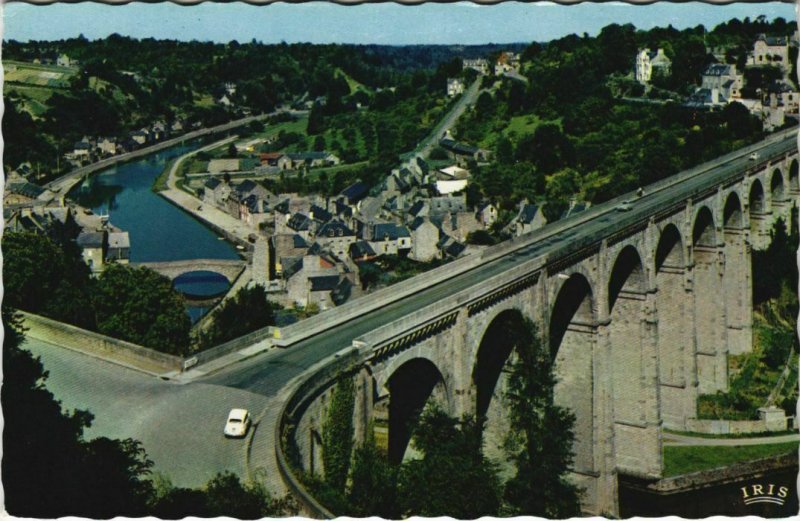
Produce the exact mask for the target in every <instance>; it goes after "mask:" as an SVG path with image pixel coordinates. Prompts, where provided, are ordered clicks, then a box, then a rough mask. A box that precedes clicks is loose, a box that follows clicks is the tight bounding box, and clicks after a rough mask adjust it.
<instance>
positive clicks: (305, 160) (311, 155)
mask: <svg viewBox="0 0 800 521" xmlns="http://www.w3.org/2000/svg"><path fill="white" fill-rule="evenodd" d="M286 155H287V156H288V158H289V159H290V160H291V162H292V168H293V169H297V168H302V167H307V168H315V167H320V166H336V165H338V164H339V163H341V160H340V159H339V158H338V157H337V156H335V155H334V154H332V153H330V152H325V151H323V152H295V153H289V154H286Z"/></svg>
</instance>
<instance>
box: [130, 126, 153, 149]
mask: <svg viewBox="0 0 800 521" xmlns="http://www.w3.org/2000/svg"><path fill="white" fill-rule="evenodd" d="M130 138H131V140H133V141H134V142H135V143H136V144H137V145H144V144H145V143H147V142H148V141H150V132H148V131H147V129H141V130H136V131H134V132H131V133H130Z"/></svg>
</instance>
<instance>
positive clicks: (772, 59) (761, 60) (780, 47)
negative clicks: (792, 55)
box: [747, 34, 789, 69]
mask: <svg viewBox="0 0 800 521" xmlns="http://www.w3.org/2000/svg"><path fill="white" fill-rule="evenodd" d="M747 64H748V65H753V66H761V65H774V66H776V67H780V68H782V69H788V68H789V41H788V39H787V38H785V37H783V36H780V37H773V36H766V35H764V34H759V35H758V38H756V41H755V42H753V52H752V54H751V55H750V56H749V57H748V60H747Z"/></svg>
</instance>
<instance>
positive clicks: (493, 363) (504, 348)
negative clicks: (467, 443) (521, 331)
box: [472, 309, 524, 418]
mask: <svg viewBox="0 0 800 521" xmlns="http://www.w3.org/2000/svg"><path fill="white" fill-rule="evenodd" d="M523 323H524V318H523V316H522V313H521V312H520V311H519V310H517V309H508V310H504V311H501V312H500V313H498V315H497V316H496V317H494V319H493V320H492V322H491V323H490V324H489V326H488V327H487V328H486V330H485V332H484V333H483V336H482V337H481V343H480V346H479V347H478V352H477V355H476V357H475V365H474V368H473V371H472V381H473V383H474V384H475V414H476V416H477V417H478V418H480V417H482V416H485V415H486V411H487V410H488V409H489V404H490V403H491V401H492V396H493V394H494V391H495V387H496V386H497V382H498V381H499V380H500V376H501V373H502V371H503V367H504V366H505V364H506V361H507V360H508V359H509V357H510V356H511V353H512V352H513V351H514V348H515V347H516V345H515V344H514V338H513V336H512V335H511V334H509V333H512V332H513V331H514V330H515V329H516V328H520V327H522V325H523Z"/></svg>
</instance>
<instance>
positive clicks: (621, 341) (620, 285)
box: [608, 246, 646, 453]
mask: <svg viewBox="0 0 800 521" xmlns="http://www.w3.org/2000/svg"><path fill="white" fill-rule="evenodd" d="M645 289H646V284H645V277H644V264H643V262H642V257H641V256H640V255H639V252H638V251H637V250H636V249H635V248H634V247H633V246H626V247H625V248H623V249H622V250H621V251H620V252H619V254H617V258H616V260H615V261H614V265H613V268H612V269H611V274H610V276H609V281H608V312H609V319H610V324H609V327H608V337H609V343H610V346H611V367H612V368H613V370H612V382H613V383H612V386H613V396H614V418H615V419H616V420H624V421H634V422H636V421H640V420H641V419H642V415H643V413H644V411H643V410H642V407H641V403H640V399H641V397H642V335H643V331H642V321H643V319H644V304H645ZM618 449H620V450H622V451H626V452H629V451H630V449H631V448H630V447H618ZM620 450H618V453H619V452H620Z"/></svg>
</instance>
